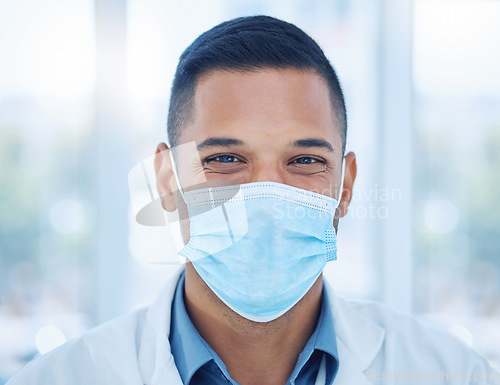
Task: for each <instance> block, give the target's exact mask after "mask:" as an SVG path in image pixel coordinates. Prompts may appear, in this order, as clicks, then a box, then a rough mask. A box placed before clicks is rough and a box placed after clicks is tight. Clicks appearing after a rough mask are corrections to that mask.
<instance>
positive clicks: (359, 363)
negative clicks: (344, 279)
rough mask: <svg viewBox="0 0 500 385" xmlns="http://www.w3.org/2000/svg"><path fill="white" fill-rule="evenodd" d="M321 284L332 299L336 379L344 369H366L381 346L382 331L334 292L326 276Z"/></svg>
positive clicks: (349, 370) (346, 371)
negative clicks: (335, 347) (336, 359)
mask: <svg viewBox="0 0 500 385" xmlns="http://www.w3.org/2000/svg"><path fill="white" fill-rule="evenodd" d="M324 287H325V288H326V290H327V292H328V296H329V297H330V301H331V303H332V312H333V319H334V323H335V334H336V337H337V345H338V349H339V363H340V364H339V373H338V375H337V379H336V381H338V380H339V377H341V378H342V377H343V374H344V373H349V374H352V373H353V372H352V370H354V369H355V368H357V369H358V370H359V371H361V372H363V371H365V370H366V369H368V367H369V366H370V364H371V363H372V362H373V360H374V359H375V357H376V355H377V353H378V352H379V351H380V349H381V347H382V344H383V341H384V338H385V331H384V329H383V328H381V327H380V326H378V325H376V324H375V323H374V322H373V321H372V320H369V319H367V318H365V317H363V315H362V314H360V313H359V312H358V311H356V309H355V308H353V307H352V305H350V304H349V303H348V302H347V301H346V300H345V299H343V298H341V297H338V296H336V295H335V292H334V290H333V288H332V286H331V285H330V283H329V282H328V280H325V286H324ZM351 381H352V378H351ZM339 382H341V381H339ZM351 383H352V382H351Z"/></svg>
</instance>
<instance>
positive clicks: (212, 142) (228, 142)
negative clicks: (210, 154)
mask: <svg viewBox="0 0 500 385" xmlns="http://www.w3.org/2000/svg"><path fill="white" fill-rule="evenodd" d="M244 145H245V143H243V141H241V140H239V139H232V138H208V139H205V140H204V141H203V142H201V143H200V144H198V146H196V147H197V148H198V151H200V150H204V149H206V148H210V147H228V146H244Z"/></svg>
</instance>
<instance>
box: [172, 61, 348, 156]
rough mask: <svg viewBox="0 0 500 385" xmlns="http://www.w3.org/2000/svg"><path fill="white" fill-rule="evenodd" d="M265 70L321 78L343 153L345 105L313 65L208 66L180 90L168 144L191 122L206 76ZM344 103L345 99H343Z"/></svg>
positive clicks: (176, 138) (176, 142) (345, 120)
mask: <svg viewBox="0 0 500 385" xmlns="http://www.w3.org/2000/svg"><path fill="white" fill-rule="evenodd" d="M266 70H273V71H285V70H297V71H299V72H302V73H315V74H316V75H318V76H319V77H320V78H321V80H322V81H323V82H324V84H325V85H326V87H327V88H328V95H329V99H330V107H331V108H332V111H333V115H334V118H335V123H337V127H336V128H335V129H337V130H338V131H339V134H340V139H341V141H342V156H343V155H344V153H345V147H346V133H347V119H346V112H345V107H344V109H343V111H342V108H341V109H339V108H338V107H337V104H339V103H341V102H342V101H341V100H339V97H338V96H337V95H336V94H335V92H334V90H332V88H331V87H330V84H329V82H328V80H327V79H326V77H325V76H323V75H322V74H321V73H320V72H319V71H318V70H317V69H316V68H314V67H303V68H301V67H298V66H294V65H289V66H283V67H275V66H268V65H263V66H247V67H242V68H241V67H239V68H234V67H224V66H220V67H215V68H209V69H207V70H205V71H203V72H201V73H199V74H198V75H197V76H196V77H195V79H194V81H193V82H192V83H191V84H190V86H189V87H187V88H186V89H184V90H182V91H181V94H182V97H184V98H186V97H187V100H185V101H184V103H182V107H181V108H182V111H180V113H181V114H182V117H181V121H180V122H176V124H175V128H174V127H171V126H170V125H169V127H168V137H169V140H170V134H171V130H172V128H174V131H175V135H173V139H174V142H173V143H169V145H170V146H177V145H179V142H180V138H181V135H182V132H183V131H184V129H185V128H187V126H188V125H189V124H190V123H192V122H193V118H194V116H193V115H194V113H193V109H194V98H195V95H196V87H197V86H198V85H199V84H200V82H201V81H203V80H204V79H206V78H208V77H209V76H211V75H213V74H214V73H216V72H228V73H241V74H246V73H250V72H255V73H257V72H263V71H266ZM344 104H345V101H344Z"/></svg>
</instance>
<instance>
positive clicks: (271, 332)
mask: <svg viewBox="0 0 500 385" xmlns="http://www.w3.org/2000/svg"><path fill="white" fill-rule="evenodd" d="M207 139H211V140H210V141H207ZM214 139H215V140H214ZM221 139H232V141H228V140H225V141H224V140H221ZM190 142H194V143H195V144H196V146H198V153H199V160H198V159H197V155H196V154H195V155H196V156H193V152H194V153H196V151H192V152H191V155H190V158H187V156H188V155H182V154H180V155H179V158H177V159H182V161H178V162H176V163H178V174H179V179H180V180H181V183H182V185H183V186H190V185H191V186H192V185H199V184H200V183H202V182H204V181H205V182H207V183H208V184H209V185H218V184H221V183H225V184H228V183H229V184H232V183H240V184H242V183H251V182H263V181H272V182H278V183H283V184H287V185H291V186H294V187H299V188H302V189H305V190H310V191H314V192H317V193H320V194H323V195H327V196H330V197H333V198H336V199H338V194H339V192H338V191H339V188H340V176H341V160H342V139H341V135H340V129H339V127H338V122H337V120H336V118H335V114H334V111H333V110H332V106H331V103H330V98H329V90H328V87H327V84H326V82H325V81H324V79H323V78H322V77H321V76H320V75H318V74H317V73H315V72H311V71H299V70H296V69H286V70H274V69H262V70H259V71H256V72H228V71H212V72H210V73H208V74H205V76H203V77H202V78H201V79H200V80H199V82H198V84H197V86H196V89H195V95H194V107H193V115H192V119H191V121H190V122H189V123H188V126H187V127H185V128H184V129H183V131H182V134H181V139H180V143H181V144H182V143H190ZM207 144H208V145H207ZM192 148H194V146H193V147H192ZM168 152H169V149H168V147H167V145H166V144H164V143H161V144H160V145H158V148H157V156H156V161H155V163H156V172H157V181H158V190H159V193H160V195H161V196H163V197H164V198H163V206H164V208H165V209H166V210H169V211H171V210H175V209H176V208H177V207H178V208H179V210H180V211H183V210H185V205H184V202H183V201H182V200H179V199H176V194H175V191H176V182H175V178H174V175H173V172H172V164H171V162H170V157H169V155H168ZM344 161H345V177H344V185H343V192H342V199H341V204H340V206H339V208H338V209H337V213H336V218H335V221H334V226H335V228H336V229H337V225H338V218H339V217H342V216H345V215H346V214H347V208H348V206H349V203H350V200H351V197H352V188H353V184H354V180H355V178H356V158H355V155H354V153H352V152H350V153H348V154H347V155H346V156H345V159H344ZM183 235H184V240H185V241H187V240H189V226H188V224H187V225H186V224H185V225H184V226H183ZM322 288H323V277H322V275H320V276H319V278H318V279H317V281H316V282H315V284H314V285H313V286H312V287H311V289H310V290H309V292H308V293H307V294H306V295H305V296H304V297H303V298H302V299H301V300H300V301H299V302H298V303H297V304H296V305H295V306H294V307H293V308H292V309H291V310H290V311H288V312H287V313H286V314H284V315H283V316H281V317H279V318H277V319H276V320H273V321H271V322H267V323H258V322H253V321H250V320H247V319H245V318H243V317H241V316H239V315H238V314H236V313H235V312H233V311H232V310H230V309H229V308H228V307H227V306H226V305H225V304H224V303H222V302H221V301H220V299H219V298H218V297H217V296H216V295H215V294H214V293H213V292H212V291H211V290H210V288H209V287H208V286H207V285H206V284H205V282H204V281H203V280H202V279H201V278H200V276H199V275H198V273H197V272H196V270H195V269H194V267H193V266H192V264H191V263H187V264H186V282H185V292H184V299H185V303H186V309H187V311H188V314H189V316H190V318H191V320H192V322H193V324H194V326H195V327H196V329H197V330H198V332H199V333H200V335H201V336H202V337H203V338H204V339H205V341H207V342H208V344H209V345H210V346H211V347H212V348H213V349H214V350H215V351H216V352H217V354H218V355H219V356H220V357H221V359H222V360H223V362H224V363H225V364H226V367H227V369H228V371H229V374H230V375H231V377H232V378H233V379H234V380H235V381H237V382H239V383H241V384H243V385H254V384H259V385H262V384H268V385H278V384H280V385H282V384H284V383H285V382H286V381H287V380H288V378H289V376H290V375H291V373H292V371H293V369H294V367H295V364H296V361H297V358H298V356H299V354H300V352H301V351H302V349H303V348H304V346H305V344H306V343H307V341H308V339H309V338H310V336H311V334H312V333H313V332H314V329H315V327H316V323H317V318H318V315H319V311H320V305H321V294H322Z"/></svg>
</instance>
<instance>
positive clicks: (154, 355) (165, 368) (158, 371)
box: [138, 265, 185, 385]
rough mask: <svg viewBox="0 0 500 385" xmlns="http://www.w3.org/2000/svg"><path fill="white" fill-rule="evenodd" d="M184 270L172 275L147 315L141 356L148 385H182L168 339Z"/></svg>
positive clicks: (141, 367) (142, 374) (145, 380)
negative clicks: (174, 299)
mask: <svg viewBox="0 0 500 385" xmlns="http://www.w3.org/2000/svg"><path fill="white" fill-rule="evenodd" d="M184 268H185V266H184V265H183V266H182V267H180V268H179V269H178V270H177V271H176V272H175V273H174V274H173V276H172V277H171V278H170V280H169V281H168V282H167V283H166V285H165V286H164V287H163V289H162V291H161V293H160V295H159V296H158V298H157V299H156V300H155V301H154V302H153V304H152V305H151V306H150V308H149V310H148V311H147V314H146V320H145V323H144V327H143V328H142V337H141V338H140V340H141V346H140V347H139V353H138V360H139V370H140V371H141V376H142V378H143V381H144V384H145V385H182V381H181V378H180V375H179V371H178V370H177V368H176V366H175V362H174V357H173V355H172V353H171V351H170V342H169V340H168V336H169V332H170V316H171V309H172V301H173V298H174V292H175V288H176V286H177V282H178V281H179V277H180V275H181V273H182V272H183V271H184Z"/></svg>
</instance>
